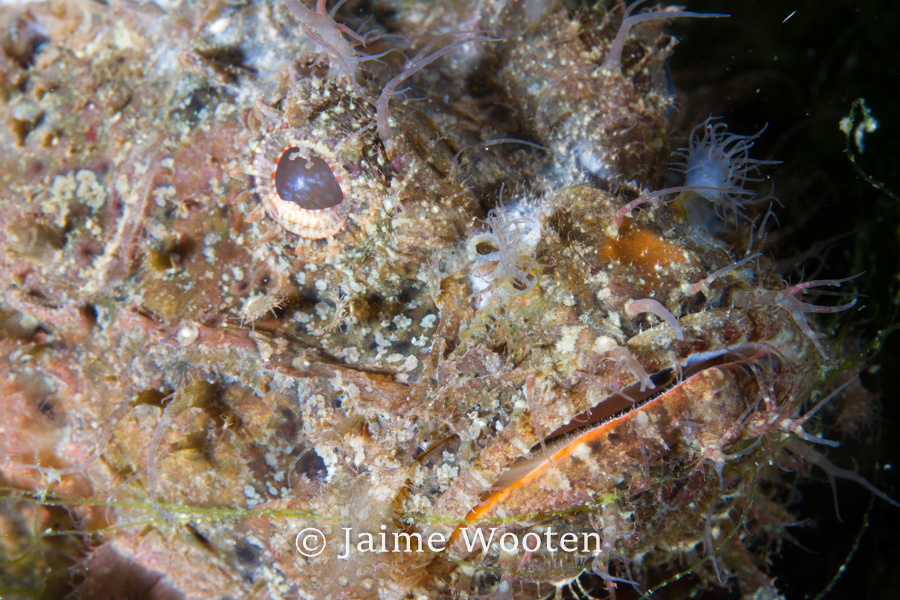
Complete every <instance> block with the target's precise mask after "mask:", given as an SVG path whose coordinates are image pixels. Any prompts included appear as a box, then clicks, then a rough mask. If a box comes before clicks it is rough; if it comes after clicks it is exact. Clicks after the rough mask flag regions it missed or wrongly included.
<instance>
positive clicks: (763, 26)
mask: <svg viewBox="0 0 900 600" xmlns="http://www.w3.org/2000/svg"><path fill="white" fill-rule="evenodd" d="M685 4H686V9H687V10H692V11H697V12H726V13H730V14H731V17H730V18H728V19H716V20H711V19H709V20H706V19H704V20H694V19H690V20H688V19H680V20H676V21H675V22H673V23H672V25H671V28H672V30H673V31H674V32H675V33H676V34H677V35H678V37H679V39H680V40H681V43H680V44H679V46H678V47H677V48H676V50H675V52H674V54H673V56H672V57H671V59H670V65H671V67H672V71H673V75H674V79H675V84H676V87H677V89H678V90H679V92H680V94H681V101H680V107H679V112H678V114H676V116H675V119H676V121H678V120H683V123H685V125H686V126H689V125H690V124H691V123H697V122H700V121H702V120H703V119H704V118H706V117H707V116H708V115H709V114H714V115H721V116H722V117H724V120H725V121H726V122H727V123H728V125H729V130H730V131H732V132H736V133H744V134H746V133H753V132H755V131H757V130H758V129H759V128H760V127H762V126H763V125H765V124H766V123H768V129H767V130H766V132H765V133H764V134H763V136H762V137H761V139H760V140H759V142H758V143H757V146H756V148H755V149H754V154H753V156H754V157H757V158H774V159H779V160H782V161H784V162H783V164H782V165H779V166H778V167H775V168H773V169H772V170H771V171H770V172H771V173H773V175H774V178H775V183H776V187H775V193H776V195H777V196H778V197H779V198H780V199H781V201H782V202H783V203H784V207H783V208H780V209H779V210H778V216H779V220H780V222H781V225H782V227H781V230H782V231H783V232H784V233H783V234H782V235H781V236H780V238H778V239H777V243H776V244H773V245H772V248H771V252H773V253H774V255H775V256H776V257H778V258H781V259H784V264H785V266H786V267H787V268H786V269H785V270H784V271H783V274H784V276H785V277H786V278H789V280H790V281H791V282H794V283H796V282H798V281H801V280H805V279H812V278H816V279H825V278H842V277H847V276H849V275H853V274H856V273H859V272H862V271H865V274H864V275H862V276H861V277H860V278H859V279H857V280H855V281H854V282H853V284H854V285H855V286H856V290H855V291H856V292H857V293H858V294H860V297H859V304H858V305H857V308H855V309H852V310H851V311H848V312H845V313H841V314H840V315H839V316H838V318H837V320H835V321H832V322H831V323H832V324H833V325H835V326H836V327H838V328H839V329H841V331H842V332H843V333H844V334H845V335H846V336H847V338H849V339H857V340H859V341H860V342H861V344H862V345H865V344H866V343H868V342H870V341H871V340H872V339H874V338H875V337H876V335H877V334H878V332H879V331H883V330H885V329H887V328H889V327H890V326H891V325H892V324H893V323H895V322H896V321H897V320H898V315H897V295H898V288H900V285H898V275H900V265H898V257H900V245H898V237H900V200H898V199H897V198H896V195H897V194H898V193H900V168H898V166H900V165H898V162H900V158H898V154H900V146H898V144H897V141H896V140H897V137H898V135H900V119H898V94H900V66H898V65H900V60H898V59H900V51H898V46H900V43H898V35H900V33H898V32H900V8H898V5H897V3H896V2H891V1H887V0H884V1H878V0H876V1H869V2H849V1H827V0H825V1H823V0H818V1H814V0H802V1H791V2H759V1H741V2H728V1H723V0H718V1H713V0H704V1H697V2H685ZM794 11H796V12H794ZM791 13H794V14H793V15H792V16H790V18H788V16H789V15H791ZM785 19H787V20H785ZM859 97H862V98H865V100H866V104H867V105H868V107H869V108H870V109H871V111H872V114H873V116H874V117H875V118H876V119H877V120H878V121H879V122H880V127H879V128H878V130H877V131H875V132H874V133H871V134H868V135H867V136H866V138H865V152H864V153H863V154H857V159H858V163H859V165H860V167H861V168H863V169H864V170H865V171H866V172H867V173H869V174H870V175H871V176H872V177H873V178H875V179H876V180H879V181H881V182H883V183H884V184H885V186H886V187H887V189H889V190H891V191H892V192H893V193H894V195H895V197H894V198H891V197H890V196H889V195H888V194H886V193H883V192H881V191H879V190H877V189H875V188H874V187H873V186H872V185H870V184H869V183H867V182H866V181H865V180H864V179H863V178H862V177H860V176H859V175H858V173H857V172H856V171H855V170H854V169H853V167H852V165H851V163H850V161H849V160H848V157H847V155H846V153H845V143H846V141H845V136H844V134H843V133H842V132H841V131H840V130H839V128H838V123H839V121H840V119H841V118H842V117H844V116H846V115H847V114H848V113H849V112H850V107H851V104H852V103H853V101H854V100H855V99H856V98H859ZM824 240H830V243H828V244H825V245H824V246H823V245H821V242H823V241H824ZM810 250H812V251H813V252H811V253H810V254H809V255H807V256H806V257H805V258H806V260H802V261H800V262H799V263H797V264H792V262H793V259H794V258H795V257H797V256H798V255H801V254H803V253H806V252H809V251H810ZM846 301H847V300H846V299H845V300H843V302H846ZM830 302H831V303H835V302H836V301H835V300H833V299H832V300H831V301H830ZM821 303H829V302H821ZM818 322H819V323H826V322H828V321H818ZM862 381H863V383H864V384H865V386H866V387H867V388H868V389H870V390H872V391H873V392H875V393H877V394H879V396H880V398H881V412H880V414H879V415H878V421H877V424H876V425H875V428H874V430H873V432H872V433H873V434H874V437H875V439H874V441H873V443H872V444H864V443H860V442H855V441H853V440H846V441H845V442H844V444H843V446H842V447H841V448H840V449H838V450H830V451H829V458H831V459H832V460H833V461H834V462H835V463H836V464H837V465H839V466H841V467H843V468H852V467H853V464H854V461H856V463H858V464H859V467H860V473H861V474H863V475H864V476H865V477H866V478H867V479H869V481H872V482H875V483H876V484H877V486H878V487H879V488H880V489H882V490H884V491H885V492H887V493H888V494H890V495H891V496H892V497H893V498H900V460H898V459H900V434H898V433H897V425H898V423H900V406H898V402H900V393H898V392H900V332H897V333H894V334H893V335H891V336H889V337H887V342H886V343H885V344H883V346H882V347H881V350H880V353H879V354H878V355H877V356H876V357H875V359H874V360H873V361H871V362H870V367H869V368H867V369H865V370H864V372H863V374H862ZM832 437H834V436H832ZM876 464H881V465H885V464H891V465H893V467H894V468H893V469H892V470H890V471H885V470H878V469H877V468H876ZM816 475H817V476H818V479H820V480H821V482H819V483H811V484H808V485H804V486H802V487H801V488H800V492H801V494H802V496H803V497H802V499H801V501H800V503H799V504H798V506H797V507H796V508H795V512H799V513H800V514H802V516H804V517H806V518H807V519H808V521H807V522H806V523H805V524H804V525H803V526H802V527H798V528H794V529H792V531H791V533H792V535H793V536H794V537H795V538H796V539H797V541H798V542H800V543H801V544H803V545H804V546H805V547H806V548H807V549H802V548H800V547H798V546H796V545H793V544H790V543H786V544H785V545H784V548H783V550H782V553H781V556H780V557H775V560H774V562H773V567H772V569H771V574H772V575H773V576H777V577H778V582H779V583H778V587H779V589H780V590H781V591H782V593H783V594H784V595H785V596H786V597H787V598H788V599H789V600H793V599H802V598H816V597H817V596H818V595H819V594H820V593H822V592H823V591H825V590H826V589H828V583H829V581H831V579H832V578H833V577H834V576H835V575H836V574H837V573H838V571H839V569H840V568H841V565H843V564H844V563H846V562H847V558H848V554H849V553H850V552H851V549H852V547H853V543H854V540H855V539H856V538H857V536H858V535H859V534H860V532H861V529H862V528H863V522H864V519H865V515H866V512H867V509H869V506H870V497H871V495H870V494H869V492H867V491H866V490H865V489H863V488H862V487H861V486H859V485H857V484H855V483H853V482H848V481H838V483H837V491H838V500H839V504H840V513H841V516H842V518H843V522H841V521H840V520H838V519H837V516H836V514H835V508H834V500H833V496H832V493H831V489H830V487H829V485H828V483H827V481H826V478H825V476H824V474H822V472H821V471H818V473H816ZM868 519H869V523H870V524H869V526H868V527H867V528H865V531H862V537H861V541H860V544H859V548H858V550H857V552H856V553H855V555H854V556H853V557H852V559H851V560H850V561H849V563H848V564H847V569H846V571H845V572H844V574H843V575H842V577H841V578H840V579H839V580H838V582H837V583H836V584H835V585H834V586H833V587H832V588H831V589H830V591H828V593H827V594H826V595H825V598H831V599H843V598H848V599H862V598H896V597H900V541H898V536H900V508H897V507H894V506H891V505H889V504H888V503H887V502H884V501H882V500H877V499H876V500H875V502H874V503H873V504H872V505H871V509H870V512H869V513H868Z"/></svg>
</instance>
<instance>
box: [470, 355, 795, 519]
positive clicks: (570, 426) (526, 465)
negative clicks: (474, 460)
mask: <svg viewBox="0 0 900 600" xmlns="http://www.w3.org/2000/svg"><path fill="white" fill-rule="evenodd" d="M761 365H763V369H764V370H765V371H766V372H768V373H777V372H778V371H780V368H781V359H780V358H779V356H778V355H777V354H776V353H775V351H774V350H773V349H772V348H769V347H766V346H761V345H759V344H746V345H742V346H738V347H734V348H725V349H722V350H716V351H710V352H703V353H699V354H695V355H692V356H690V357H688V358H687V359H686V360H685V361H684V362H682V363H681V364H679V365H678V366H677V367H670V368H666V369H662V370H660V371H657V372H655V373H653V374H652V375H650V381H651V382H652V383H653V387H652V388H649V389H643V388H644V387H646V386H644V385H642V382H640V381H637V382H635V383H633V384H631V385H629V386H627V387H625V388H623V389H622V390H621V391H620V392H616V393H614V394H612V395H610V396H607V397H606V398H604V399H603V400H601V401H600V402H599V403H597V404H595V405H594V406H592V407H591V408H589V409H587V410H585V411H583V412H581V413H579V414H577V415H575V417H573V418H572V419H571V420H570V421H569V422H568V423H566V424H565V425H562V426H561V427H559V428H557V429H555V430H554V431H552V432H551V433H550V434H549V435H547V436H546V438H545V439H544V442H543V445H542V444H541V443H538V444H535V445H534V446H533V447H532V448H531V452H530V453H529V454H528V455H526V456H523V457H522V458H520V459H518V460H517V461H515V462H514V463H513V464H512V466H510V467H509V469H507V470H506V471H505V472H504V473H503V474H501V475H500V477H499V478H498V479H497V481H495V482H494V484H493V485H492V486H491V487H490V488H488V489H487V490H485V492H484V493H483V495H482V497H481V498H480V505H479V506H481V505H483V504H484V503H487V502H490V500H491V498H492V497H493V496H494V495H495V494H497V493H498V492H502V491H503V490H505V489H508V488H510V487H514V486H516V485H517V484H519V483H520V482H521V481H522V480H523V479H525V478H526V477H527V476H528V475H529V474H530V473H532V472H533V471H535V470H537V469H539V468H542V467H543V466H544V465H546V463H548V462H550V463H552V462H553V460H554V458H556V457H557V456H560V455H562V454H565V453H566V449H567V447H568V446H570V445H572V444H576V443H578V440H579V439H580V438H581V437H582V436H584V435H585V434H588V433H590V432H591V431H592V430H594V429H597V428H600V427H604V426H605V425H608V424H610V423H613V422H615V421H619V420H624V419H627V418H629V417H630V416H631V415H632V413H636V412H637V411H638V410H640V409H641V408H642V407H644V406H646V405H648V404H650V403H651V402H653V401H655V400H658V399H660V398H662V397H664V396H665V395H667V394H669V393H671V392H672V391H673V390H675V389H676V388H678V387H680V386H683V385H686V384H688V382H690V381H691V380H692V379H694V378H695V377H696V376H698V375H699V374H701V373H703V372H704V371H707V370H709V369H714V368H722V367H728V366H732V367H735V368H741V369H746V370H748V371H750V372H751V373H755V374H758V373H757V369H759V368H760V366H761ZM544 448H546V451H544ZM477 511H478V507H476V508H475V509H473V513H476V512H477Z"/></svg>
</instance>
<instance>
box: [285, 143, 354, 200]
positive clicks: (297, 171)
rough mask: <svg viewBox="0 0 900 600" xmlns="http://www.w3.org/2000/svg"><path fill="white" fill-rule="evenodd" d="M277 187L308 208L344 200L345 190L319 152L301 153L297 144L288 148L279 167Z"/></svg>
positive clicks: (288, 198) (290, 198)
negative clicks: (313, 154) (317, 153)
mask: <svg viewBox="0 0 900 600" xmlns="http://www.w3.org/2000/svg"><path fill="white" fill-rule="evenodd" d="M275 191H276V192H277V193H278V197H279V198H281V199H282V200H284V201H285V202H294V203H295V204H299V205H300V208H305V209H306V210H322V209H325V208H331V207H332V206H337V205H338V204H340V203H341V202H343V200H344V191H343V190H341V184H339V183H338V180H337V179H336V178H335V176H334V173H332V172H331V169H330V168H329V167H328V163H326V162H325V161H324V160H322V159H321V158H319V157H318V156H310V157H309V159H306V158H303V157H302V156H300V153H299V152H298V151H297V148H288V149H287V150H285V151H284V152H283V153H282V154H281V158H279V159H278V165H277V166H276V167H275Z"/></svg>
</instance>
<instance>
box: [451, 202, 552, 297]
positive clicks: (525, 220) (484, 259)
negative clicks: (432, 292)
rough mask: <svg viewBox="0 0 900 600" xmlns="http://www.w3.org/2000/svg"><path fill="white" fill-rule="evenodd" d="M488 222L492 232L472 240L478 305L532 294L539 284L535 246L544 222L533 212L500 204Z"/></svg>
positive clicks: (489, 229)
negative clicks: (529, 212) (541, 224)
mask: <svg viewBox="0 0 900 600" xmlns="http://www.w3.org/2000/svg"><path fill="white" fill-rule="evenodd" d="M484 223H485V224H486V225H487V226H488V231H486V232H482V233H479V234H477V235H475V236H473V237H472V238H470V239H469V242H468V245H467V247H468V251H469V256H470V259H471V260H472V261H473V263H474V264H473V265H472V270H471V282H472V288H473V290H474V293H473V294H472V296H473V297H477V298H478V308H479V309H483V308H486V307H487V306H489V305H491V304H494V303H496V302H497V301H500V302H503V301H505V300H506V299H508V298H510V297H514V296H524V295H525V294H528V293H529V292H530V291H531V290H532V289H533V288H534V285H535V283H537V275H536V274H535V271H536V269H537V266H538V265H537V261H536V260H535V259H534V248H535V245H536V244H537V241H538V239H539V238H540V223H539V222H538V221H537V220H536V219H535V218H534V217H533V216H531V215H526V216H523V215H521V214H517V213H516V212H515V211H514V210H513V209H510V208H506V207H504V206H502V205H501V206H499V207H498V208H494V209H492V210H491V211H490V212H489V213H488V215H487V218H486V219H485V220H484Z"/></svg>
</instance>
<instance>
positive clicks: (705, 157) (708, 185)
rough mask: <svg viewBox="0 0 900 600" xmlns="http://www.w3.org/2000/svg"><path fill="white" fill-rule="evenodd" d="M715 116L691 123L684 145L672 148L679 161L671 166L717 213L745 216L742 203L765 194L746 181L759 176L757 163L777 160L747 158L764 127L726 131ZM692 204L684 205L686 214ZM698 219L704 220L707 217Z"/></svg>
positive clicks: (759, 177) (756, 179)
mask: <svg viewBox="0 0 900 600" xmlns="http://www.w3.org/2000/svg"><path fill="white" fill-rule="evenodd" d="M718 119H719V117H709V118H708V119H706V120H705V121H704V122H702V123H700V124H699V125H697V126H696V127H694V129H693V130H692V131H691V136H690V141H689V142H688V145H687V147H686V148H682V149H680V150H678V151H676V152H675V155H676V156H677V157H679V159H680V161H679V162H677V163H676V164H675V165H673V168H674V169H675V170H676V171H679V172H681V173H684V186H683V188H686V189H693V190H694V191H695V192H696V194H697V195H699V196H700V197H702V198H705V199H706V200H708V201H709V202H710V203H712V205H713V206H714V207H715V211H716V214H717V215H719V216H720V217H725V216H727V215H729V214H731V215H734V216H736V217H746V214H745V212H744V210H745V209H746V207H748V206H750V205H752V204H758V203H759V202H763V201H765V200H766V199H768V198H769V196H764V197H759V195H758V194H757V192H756V191H754V190H752V189H749V188H748V185H750V184H752V183H756V182H760V181H762V180H763V178H762V177H761V176H760V175H759V168H760V167H762V166H764V165H774V164H778V163H779V162H780V161H773V160H757V159H754V158H750V148H752V147H753V144H754V142H755V141H756V139H757V138H758V137H759V136H760V135H762V132H763V131H765V129H766V128H765V127H763V128H762V129H760V130H759V131H757V132H756V133H754V134H753V135H737V134H733V133H728V131H727V129H728V126H727V125H726V124H725V123H721V122H718ZM686 204H687V203H686ZM706 207H707V208H708V205H706ZM692 208H694V207H691V206H690V205H688V209H689V215H690V214H691V209H692ZM691 220H692V221H693V220H694V219H691ZM702 220H703V221H704V222H708V221H709V218H703V219H702Z"/></svg>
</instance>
